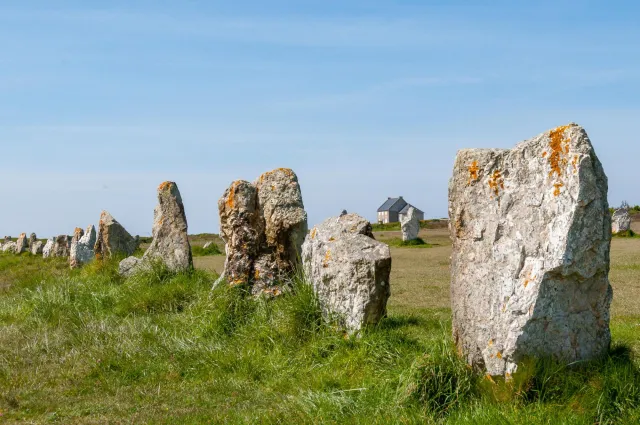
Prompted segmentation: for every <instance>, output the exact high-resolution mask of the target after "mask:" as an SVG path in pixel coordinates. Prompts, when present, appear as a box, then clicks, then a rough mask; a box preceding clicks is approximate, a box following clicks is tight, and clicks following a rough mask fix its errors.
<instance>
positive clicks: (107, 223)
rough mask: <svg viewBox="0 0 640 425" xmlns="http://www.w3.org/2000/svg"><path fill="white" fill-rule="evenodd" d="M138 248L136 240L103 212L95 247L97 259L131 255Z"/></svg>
mask: <svg viewBox="0 0 640 425" xmlns="http://www.w3.org/2000/svg"><path fill="white" fill-rule="evenodd" d="M137 247H138V243H137V242H136V239H135V238H134V237H133V236H131V235H130V234H129V232H127V231H126V230H125V228H124V227H122V225H121V224H120V223H118V222H117V221H116V219H115V218H113V217H112V216H111V214H109V213H108V212H107V211H102V214H101V215H100V223H99V225H98V239H97V240H96V244H95V247H94V251H95V255H96V258H98V259H106V258H111V257H113V256H116V255H125V256H126V255H131V254H133V253H134V252H135V250H136V248H137Z"/></svg>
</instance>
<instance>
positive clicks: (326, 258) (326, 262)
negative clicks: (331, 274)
mask: <svg viewBox="0 0 640 425" xmlns="http://www.w3.org/2000/svg"><path fill="white" fill-rule="evenodd" d="M329 260H331V250H330V249H328V250H327V253H326V254H324V260H323V261H322V267H329Z"/></svg>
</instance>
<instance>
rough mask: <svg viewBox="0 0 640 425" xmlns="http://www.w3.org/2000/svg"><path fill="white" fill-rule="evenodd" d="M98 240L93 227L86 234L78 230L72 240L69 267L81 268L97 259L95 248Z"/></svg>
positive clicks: (88, 228)
mask: <svg viewBox="0 0 640 425" xmlns="http://www.w3.org/2000/svg"><path fill="white" fill-rule="evenodd" d="M96 240H97V237H96V228H95V227H94V226H93V225H90V226H89V227H87V231H86V232H83V231H82V229H80V228H76V231H75V233H74V235H73V239H72V240H71V253H70V255H69V265H70V266H71V268H72V269H75V268H78V267H81V266H82V265H83V264H87V263H89V262H91V261H92V260H93V259H94V258H95V256H96V255H95V252H94V250H93V248H94V246H95V244H96Z"/></svg>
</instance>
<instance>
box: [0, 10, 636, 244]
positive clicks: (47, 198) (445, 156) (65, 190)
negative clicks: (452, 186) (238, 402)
mask: <svg viewBox="0 0 640 425" xmlns="http://www.w3.org/2000/svg"><path fill="white" fill-rule="evenodd" d="M515 3H518V4H517V5H516V4H515ZM524 3H525V2H512V1H510V2H506V1H491V2H489V1H486V2H478V1H476V2H471V1H438V2H429V1H417V0H413V1H377V2H376V1H360V0H353V1H344V0H343V1H330V0H324V1H316V0H307V1H300V0H298V1H294V0H286V1H285V0H276V1H266V0H253V1H234V2H230V1H225V2H221V1H185V0H183V1H171V0H165V1H158V0H155V1H150V0H149V1H135V0H134V1H122V0H112V1H108V2H107V1H102V2H98V1H79V0H75V1H69V0H68V1H60V0H59V1H56V2H51V1H44V0H42V1H28V0H22V1H8V0H7V1H3V2H0V146H1V149H0V162H1V163H2V166H1V167H0V182H1V183H0V184H1V186H0V187H1V189H0V194H1V195H2V196H1V198H2V208H0V234H2V235H5V234H10V235H17V234H18V233H20V232H23V231H24V232H32V231H35V232H37V233H38V235H39V236H42V237H45V236H51V235H54V234H60V233H71V232H72V231H73V228H74V227H75V226H81V227H86V226H87V225H88V224H90V223H96V222H97V221H98V218H99V215H100V211H101V210H102V209H107V210H109V211H110V212H111V213H112V214H113V215H114V216H115V217H116V218H117V219H118V220H119V221H120V222H121V223H123V224H124V225H125V226H126V227H127V228H128V229H129V230H130V231H131V232H132V233H134V234H136V233H137V234H141V235H147V234H150V232H151V225H152V221H153V208H154V205H155V202H156V200H155V190H156V187H157V185H158V184H159V183H160V182H162V181H164V180H173V181H176V182H177V183H178V186H179V187H180V190H181V192H182V195H183V198H184V201H185V206H186V210H187V215H188V220H189V225H190V232H193V233H200V232H217V230H218V215H217V206H216V205H217V200H218V198H219V197H220V196H221V194H222V193H223V191H224V189H225V188H226V187H227V186H228V185H229V184H230V183H231V181H232V180H235V179H239V178H242V179H246V180H251V181H252V180H254V179H255V178H256V177H257V176H258V175H259V174H261V173H262V172H264V171H268V170H271V169H273V168H276V167H290V168H293V169H294V170H295V171H296V173H297V174H298V177H299V179H300V183H301V186H302V191H303V197H304V201H305V205H306V208H307V211H308V212H309V221H310V224H314V223H316V222H319V221H321V220H323V219H324V218H326V217H327V216H330V215H335V214H338V213H339V212H340V211H341V210H342V209H347V210H349V211H353V212H358V213H360V214H362V215H364V216H365V217H367V218H369V219H370V220H374V219H375V211H376V208H377V207H378V206H379V204H381V203H382V202H383V201H384V200H385V199H386V198H387V196H396V195H404V197H405V198H406V199H407V200H408V201H409V202H411V203H413V204H415V205H416V206H418V207H419V208H421V209H423V210H424V211H425V212H426V215H427V216H428V217H444V216H446V214H447V183H448V179H449V177H450V174H451V169H452V166H453V161H454V157H455V153H456V151H457V150H458V149H461V148H468V147H511V146H513V145H515V144H516V143H517V142H519V141H521V140H524V139H527V138H529V137H533V136H535V135H537V134H539V133H542V132H543V131H545V130H547V129H549V128H552V127H555V126H558V125H561V124H566V123H568V122H571V121H574V122H577V123H579V124H581V125H583V126H584V127H585V128H586V130H587V132H588V133H589V135H590V137H591V139H592V142H593V143H594V146H595V148H596V152H597V153H598V156H599V157H600V159H601V161H602V162H603V164H604V167H605V171H606V172H607V174H608V176H609V185H610V191H609V198H610V202H611V203H612V204H619V203H620V201H621V200H622V199H626V200H628V201H629V202H630V203H632V204H634V203H640V190H638V188H637V187H638V183H637V182H638V180H639V177H640V175H639V174H640V173H639V171H638V170H639V168H640V167H638V165H637V164H638V161H639V158H640V143H639V140H638V137H637V133H638V132H637V130H633V125H634V124H635V123H636V122H637V121H638V119H639V118H640V113H639V112H640V100H639V99H640V25H639V24H640V22H639V21H640V6H639V5H637V4H634V3H633V2H602V1H601V2H595V1H582V2H569V1H556V2H545V1H538V2H526V3H527V4H526V5H525V4H524Z"/></svg>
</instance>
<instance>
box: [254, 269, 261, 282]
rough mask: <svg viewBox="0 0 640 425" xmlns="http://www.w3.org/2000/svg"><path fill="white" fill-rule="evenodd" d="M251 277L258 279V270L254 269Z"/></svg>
mask: <svg viewBox="0 0 640 425" xmlns="http://www.w3.org/2000/svg"><path fill="white" fill-rule="evenodd" d="M253 278H254V279H255V280H258V279H260V270H256V271H255V272H253Z"/></svg>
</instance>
